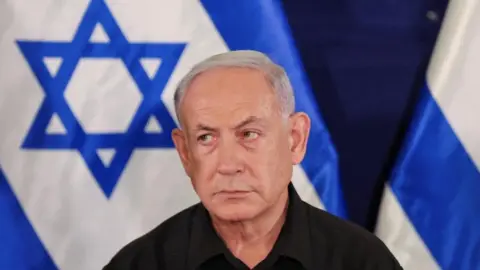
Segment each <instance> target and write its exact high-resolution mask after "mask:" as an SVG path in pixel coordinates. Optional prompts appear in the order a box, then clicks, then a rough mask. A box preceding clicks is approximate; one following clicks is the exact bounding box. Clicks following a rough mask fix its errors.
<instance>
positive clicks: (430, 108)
mask: <svg viewBox="0 0 480 270" xmlns="http://www.w3.org/2000/svg"><path fill="white" fill-rule="evenodd" d="M422 95H423V96H422V98H421V101H420V103H419V105H418V108H417V113H416V115H415V117H414V121H413V123H412V126H411V130H410V132H409V134H408V136H407V138H406V142H405V148H404V149H403V152H402V154H401V156H400V159H399V162H398V164H397V167H396V168H395V169H394V172H393V176H392V178H391V181H390V183H389V185H388V186H387V188H386V190H385V194H384V198H383V203H382V206H381V210H380V215H379V220H378V227H377V235H378V236H379V237H380V238H381V239H383V240H384V241H385V242H386V244H387V246H389V248H390V249H391V250H392V252H393V253H394V254H395V255H396V257H397V258H398V259H399V261H400V262H401V264H402V265H403V266H404V269H409V270H410V269H452V270H467V269H468V270H472V269H480V173H479V168H480V3H479V2H478V1H477V0H455V1H451V2H450V6H449V7H448V10H447V14H446V17H445V19H444V22H443V26H442V29H441V32H440V35H439V37H438V40H437V45H436V48H435V51H434V55H433V58H432V60H431V62H430V66H429V69H428V74H427V83H426V87H425V89H424V90H423V92H422Z"/></svg>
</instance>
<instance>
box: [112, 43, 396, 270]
mask: <svg viewBox="0 0 480 270" xmlns="http://www.w3.org/2000/svg"><path fill="white" fill-rule="evenodd" d="M294 107H295V103H294V95H293V90H292V87H291V85H290V83H289V80H288V78H287V76H286V74H285V72H284V70H283V69H282V68H281V67H279V66H277V65H276V64H274V63H273V62H271V61H270V60H269V59H268V58H267V57H266V56H264V55H263V54H261V53H258V52H254V51H236V52H228V53H224V54H220V55H216V56H213V57H211V58H209V59H206V60H205V61H203V62H202V63H200V64H198V65H197V66H195V67H194V68H193V69H192V70H191V71H190V73H188V74H187V75H186V76H185V78H184V79H183V80H182V81H181V82H180V84H179V86H178V88H177V90H176V93H175V109H176V113H177V117H178V119H179V123H180V127H181V128H180V129H176V130H174V132H173V133H172V138H173V141H174V143H175V147H176V149H177V151H178V154H179V156H180V159H181V161H182V163H183V166H184V168H185V172H186V173H187V175H188V176H189V177H190V179H191V182H192V185H193V188H194V189H195V191H196V193H197V194H198V196H199V198H200V200H201V203H199V204H197V205H194V206H192V207H190V208H188V209H186V210H184V211H182V212H180V213H179V214H177V215H175V216H173V217H171V218H170V219H168V220H167V221H165V222H163V223H162V224H160V225H159V226H158V227H157V228H155V229H154V230H152V231H151V232H149V233H147V234H146V235H144V236H142V237H140V238H139V239H137V240H135V241H133V242H132V243H130V244H129V245H127V246H126V247H124V248H123V249H122V250H121V251H120V252H119V253H118V254H116V255H115V257H114V258H113V259H112V260H111V262H110V263H109V264H108V265H107V266H106V267H105V269H106V270H113V269H118V270H123V269H129V270H132V269H144V270H153V269H306V270H313V269H401V267H400V266H399V264H398V262H397V261H396V260H395V258H394V257H393V256H392V254H391V253H390V252H389V251H388V249H387V248H386V247H385V246H384V245H383V244H382V242H380V240H378V239H377V238H376V237H375V236H373V235H371V234H370V233H368V232H366V231H364V230H363V229H361V228H360V227H357V226H355V225H353V224H350V223H347V221H343V220H341V219H339V218H337V217H334V216H333V215H330V214H328V213H327V212H324V211H322V210H319V209H317V208H314V207H312V206H310V205H308V204H307V203H305V202H303V201H302V200H301V199H300V197H299V196H298V194H297V193H296V191H295V189H294V187H293V185H292V184H291V177H292V170H293V165H296V164H299V163H300V162H301V161H302V159H303V157H304V155H305V151H306V148H307V140H308V135H309V130H310V120H309V117H308V116H307V115H306V114H305V113H302V112H296V113H295V112H294Z"/></svg>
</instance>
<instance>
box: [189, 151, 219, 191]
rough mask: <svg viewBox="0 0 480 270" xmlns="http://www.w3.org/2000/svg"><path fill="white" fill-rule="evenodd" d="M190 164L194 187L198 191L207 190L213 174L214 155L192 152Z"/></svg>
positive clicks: (210, 184)
mask: <svg viewBox="0 0 480 270" xmlns="http://www.w3.org/2000/svg"><path fill="white" fill-rule="evenodd" d="M192 165H193V166H192V182H193V185H194V186H195V189H197V192H200V193H205V192H208V190H209V187H210V186H212V179H213V176H214V174H215V166H216V162H215V157H214V156H211V155H201V154H194V155H193V162H192Z"/></svg>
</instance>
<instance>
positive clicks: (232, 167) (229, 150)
mask: <svg viewBox="0 0 480 270" xmlns="http://www.w3.org/2000/svg"><path fill="white" fill-rule="evenodd" d="M217 150H218V152H219V155H218V169H217V170H218V172H219V173H220V174H225V175H233V174H237V173H241V172H242V171H243V169H244V166H243V162H242V159H241V156H240V155H241V149H240V147H239V146H238V145H237V142H236V140H234V139H232V138H230V139H223V140H222V141H221V142H220V144H219V146H218V149H217Z"/></svg>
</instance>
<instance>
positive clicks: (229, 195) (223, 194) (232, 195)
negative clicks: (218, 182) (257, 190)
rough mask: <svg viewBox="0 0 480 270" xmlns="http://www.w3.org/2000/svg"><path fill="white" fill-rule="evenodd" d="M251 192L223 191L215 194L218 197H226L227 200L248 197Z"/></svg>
mask: <svg viewBox="0 0 480 270" xmlns="http://www.w3.org/2000/svg"><path fill="white" fill-rule="evenodd" d="M250 193H251V191H245V190H222V191H220V192H217V193H215V195H216V196H221V197H226V198H243V197H246V196H248V195H249V194H250Z"/></svg>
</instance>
